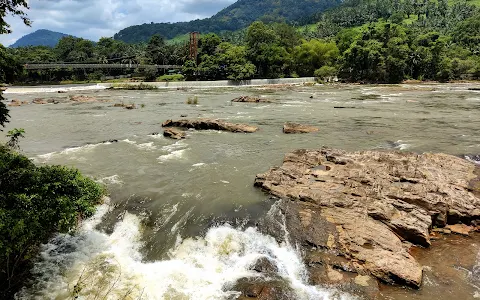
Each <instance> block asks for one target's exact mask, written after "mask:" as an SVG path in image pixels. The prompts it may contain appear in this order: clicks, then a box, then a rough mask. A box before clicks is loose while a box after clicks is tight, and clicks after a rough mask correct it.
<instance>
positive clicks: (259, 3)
mask: <svg viewBox="0 0 480 300" xmlns="http://www.w3.org/2000/svg"><path fill="white" fill-rule="evenodd" d="M339 3H341V1H340V0H239V1H237V2H236V3H234V4H232V5H230V6H229V7H227V8H225V9H223V10H222V11H220V12H219V13H218V14H216V15H214V16H213V17H211V18H207V19H203V20H194V21H190V22H179V23H172V24H170V23H150V24H143V25H136V26H131V27H128V28H125V29H123V30H121V31H120V32H118V33H117V34H115V36H114V38H115V39H116V40H121V41H124V42H127V43H138V42H145V41H148V39H149V38H150V37H152V36H153V35H155V34H160V35H161V36H163V37H165V38H167V39H171V38H174V37H176V36H178V35H182V34H185V33H188V32H192V31H198V32H201V33H209V32H214V33H220V32H222V31H235V30H238V29H242V28H245V27H247V26H249V25H250V24H251V23H252V22H253V21H256V20H262V21H264V22H267V23H269V22H282V21H285V22H293V21H298V20H300V19H302V18H304V17H305V16H311V15H313V14H315V13H318V12H321V11H324V10H325V9H328V8H330V7H333V6H336V5H338V4H339Z"/></svg>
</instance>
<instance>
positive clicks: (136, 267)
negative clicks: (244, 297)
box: [17, 207, 350, 300]
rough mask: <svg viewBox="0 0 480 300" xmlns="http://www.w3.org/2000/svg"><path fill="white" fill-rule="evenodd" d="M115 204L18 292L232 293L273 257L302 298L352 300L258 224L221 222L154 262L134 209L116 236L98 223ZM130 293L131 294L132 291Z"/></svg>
mask: <svg viewBox="0 0 480 300" xmlns="http://www.w3.org/2000/svg"><path fill="white" fill-rule="evenodd" d="M107 211H108V208H106V207H101V208H100V209H99V211H98V212H97V214H96V215H95V217H94V218H92V219H91V220H89V221H88V222H86V223H84V224H83V225H82V228H81V229H80V230H79V232H78V234H77V236H70V235H59V236H57V237H56V238H54V239H53V240H52V241H51V242H50V243H49V244H47V245H45V246H43V247H42V252H41V255H40V261H38V262H37V263H36V265H35V267H34V274H35V282H34V284H33V286H32V288H30V289H26V290H23V291H22V292H21V293H19V294H18V295H17V296H18V299H22V300H23V299H67V298H77V299H93V298H98V299H125V298H128V299H152V300H156V299H200V300H203V299H213V300H216V299H231V298H233V297H234V296H235V295H238V293H237V292H235V291H232V290H230V289H231V288H232V286H233V284H234V283H235V281H236V280H238V279H240V278H243V277H246V276H252V277H253V276H259V275H258V273H256V272H254V271H251V270H250V268H251V266H252V265H253V264H254V263H255V262H256V260H257V259H258V258H260V257H264V256H266V257H267V258H268V259H269V260H271V261H272V262H273V263H274V264H275V265H276V266H277V268H278V270H279V275H280V276H281V277H283V278H284V279H285V280H286V281H287V282H289V283H290V285H291V286H292V288H293V289H294V290H295V291H296V293H297V296H296V297H295V299H300V300H302V299H312V300H313V299H315V300H317V299H323V300H327V299H350V298H349V297H348V296H346V295H343V296H338V295H337V296H333V295H332V292H331V291H329V290H326V289H322V288H316V287H313V286H308V285H306V282H307V277H306V269H305V267H304V265H303V264H302V260H301V258H300V254H299V253H298V252H297V251H296V250H295V249H294V248H292V247H290V246H289V245H280V244H278V243H277V242H276V241H275V239H274V238H272V237H269V236H266V235H263V234H261V233H259V232H258V231H257V230H256V229H254V228H248V229H246V230H238V229H235V228H231V227H229V226H219V227H213V228H211V229H209V230H208V232H207V233H206V235H205V237H198V238H189V239H185V240H182V239H181V237H179V236H178V235H177V243H176V244H177V245H176V246H175V247H174V248H172V249H171V250H170V251H169V255H170V259H168V260H164V261H154V262H146V261H144V257H143V255H142V254H141V252H140V249H141V248H142V246H143V244H142V242H141V241H142V234H141V220H140V219H139V218H138V217H136V216H134V215H131V214H129V213H126V214H125V216H124V218H123V220H121V221H120V222H119V223H118V224H117V225H116V226H115V229H114V231H113V232H112V234H110V235H108V234H106V233H104V232H101V231H99V230H96V229H95V226H96V225H97V224H98V223H99V222H100V220H101V218H102V216H103V215H104V214H105V213H106V212H107ZM127 296H128V297H127Z"/></svg>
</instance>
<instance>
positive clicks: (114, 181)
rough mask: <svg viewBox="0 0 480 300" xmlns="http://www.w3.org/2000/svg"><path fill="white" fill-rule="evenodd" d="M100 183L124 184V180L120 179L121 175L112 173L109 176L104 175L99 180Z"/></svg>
mask: <svg viewBox="0 0 480 300" xmlns="http://www.w3.org/2000/svg"><path fill="white" fill-rule="evenodd" d="M97 182H99V183H103V184H123V183H124V182H123V181H121V180H120V176H118V175H112V176H108V177H103V178H102V179H100V180H97Z"/></svg>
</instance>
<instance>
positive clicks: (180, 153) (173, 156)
mask: <svg viewBox="0 0 480 300" xmlns="http://www.w3.org/2000/svg"><path fill="white" fill-rule="evenodd" d="M187 150H188V149H181V150H176V151H172V152H171V153H169V154H165V155H161V156H160V157H158V158H157V159H158V160H159V161H160V163H164V162H166V161H169V160H176V159H181V158H182V157H183V156H184V154H185V152H186V151H187Z"/></svg>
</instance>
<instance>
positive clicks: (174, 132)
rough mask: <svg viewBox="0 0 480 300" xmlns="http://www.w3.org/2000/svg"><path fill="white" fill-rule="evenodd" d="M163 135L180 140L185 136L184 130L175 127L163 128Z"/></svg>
mask: <svg viewBox="0 0 480 300" xmlns="http://www.w3.org/2000/svg"><path fill="white" fill-rule="evenodd" d="M163 136H165V137H169V138H171V139H174V140H181V139H184V138H185V137H186V134H185V132H183V131H181V130H179V129H176V128H165V130H164V131H163Z"/></svg>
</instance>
